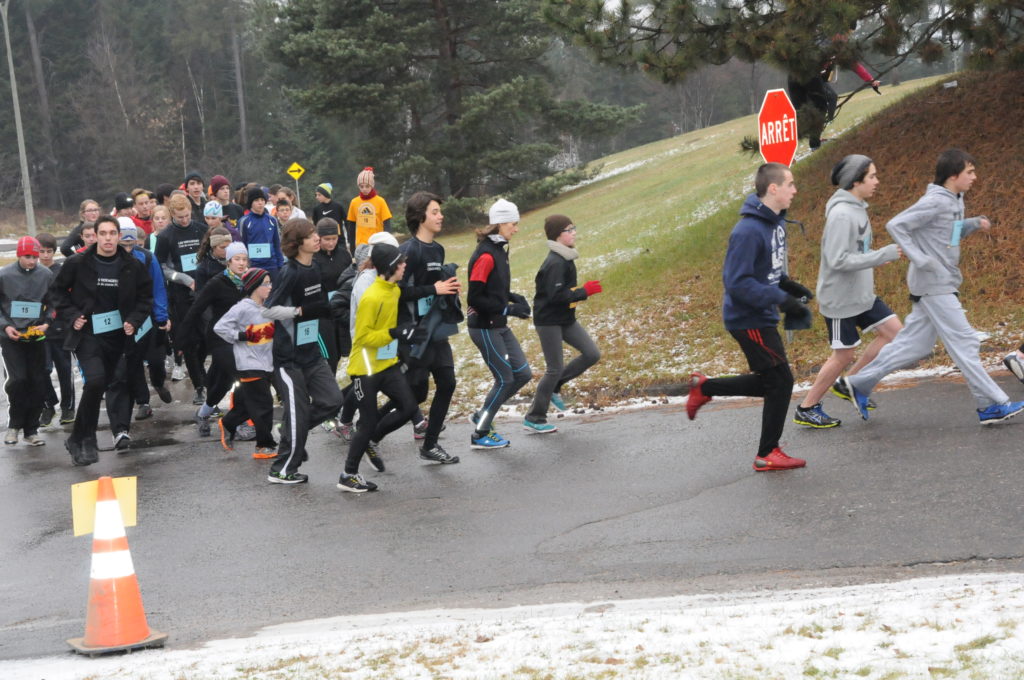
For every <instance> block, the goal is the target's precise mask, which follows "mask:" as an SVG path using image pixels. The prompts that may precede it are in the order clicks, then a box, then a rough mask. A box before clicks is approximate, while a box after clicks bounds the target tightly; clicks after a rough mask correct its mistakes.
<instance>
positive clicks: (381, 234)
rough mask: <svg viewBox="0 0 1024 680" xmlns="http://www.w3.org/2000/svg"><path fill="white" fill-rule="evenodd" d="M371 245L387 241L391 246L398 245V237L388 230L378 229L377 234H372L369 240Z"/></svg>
mask: <svg viewBox="0 0 1024 680" xmlns="http://www.w3.org/2000/svg"><path fill="white" fill-rule="evenodd" d="M366 242H367V243H369V244H370V245H371V246H375V245H377V244H378V243H387V244H388V245H389V246H394V247H396V248H397V247H398V239H397V238H395V235H394V234H391V233H388V232H386V231H378V232H377V233H376V234H374V235H373V236H371V237H370V238H369V239H368V240H367V241H366Z"/></svg>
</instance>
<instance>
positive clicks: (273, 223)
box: [238, 187, 285, 278]
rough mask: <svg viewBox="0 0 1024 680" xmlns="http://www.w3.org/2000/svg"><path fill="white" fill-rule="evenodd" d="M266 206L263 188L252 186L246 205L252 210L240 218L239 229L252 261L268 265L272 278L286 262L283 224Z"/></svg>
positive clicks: (247, 195)
mask: <svg viewBox="0 0 1024 680" xmlns="http://www.w3.org/2000/svg"><path fill="white" fill-rule="evenodd" d="M266 206H267V197H266V196H265V195H264V193H263V189H261V188H259V187H253V188H252V189H249V191H248V193H246V195H245V207H246V209H247V210H248V211H249V212H247V213H246V214H245V216H244V217H242V219H241V220H239V221H238V233H239V234H241V236H242V243H244V244H245V245H246V247H247V248H248V249H249V263H250V264H251V265H252V266H253V267H259V268H260V269H266V270H267V271H268V272H270V276H271V277H272V278H273V277H275V276H276V275H277V271H278V270H279V269H280V268H281V266H282V265H283V264H284V258H285V256H284V254H283V253H282V251H281V225H280V223H279V222H278V221H277V219H276V218H274V217H272V216H271V215H270V213H269V212H267V210H266Z"/></svg>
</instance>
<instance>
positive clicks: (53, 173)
mask: <svg viewBox="0 0 1024 680" xmlns="http://www.w3.org/2000/svg"><path fill="white" fill-rule="evenodd" d="M21 4H22V5H23V6H24V8H25V23H26V24H27V26H28V45H29V51H30V53H31V55H32V77H33V79H34V80H35V86H36V93H37V94H38V95H39V118H40V124H41V127H42V132H43V153H44V155H45V160H46V172H44V173H43V178H42V179H43V182H42V185H43V203H44V204H45V205H48V206H51V207H55V206H58V205H59V206H60V209H61V210H63V209H64V195H63V194H62V193H61V186H62V184H61V180H60V164H59V163H57V154H56V153H55V152H54V147H53V116H52V115H51V113H50V95H49V93H48V92H47V91H46V76H45V74H44V73H43V58H42V55H41V54H40V52H39V34H38V33H37V32H36V25H35V22H34V21H33V19H32V11H31V8H30V7H29V5H30V3H29V2H28V0H25V1H24V2H22V3H21Z"/></svg>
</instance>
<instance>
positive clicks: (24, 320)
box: [0, 262, 54, 339]
mask: <svg viewBox="0 0 1024 680" xmlns="http://www.w3.org/2000/svg"><path fill="white" fill-rule="evenodd" d="M53 278H54V275H53V272H51V271H50V270H49V269H47V268H46V267H43V266H41V265H39V264H36V266H35V267H33V268H32V269H22V267H21V265H19V264H18V263H17V262H12V263H10V264H9V265H6V266H4V267H3V268H2V269H0V332H2V331H3V329H5V328H7V327H8V326H12V327H13V328H14V330H16V331H18V332H22V331H24V330H26V329H27V328H28V327H29V326H38V325H40V324H43V323H48V322H49V316H50V315H49V311H50V297H49V295H48V291H49V288H50V283H51V282H52V281H53ZM15 302H18V303H28V304H25V305H20V304H19V305H14V303H15ZM12 305H14V306H15V307H16V309H13V310H12ZM37 305H38V307H37ZM26 312H33V313H34V314H33V315H32V316H26ZM3 337H4V338H5V339H6V338H7V336H6V335H4V336H3Z"/></svg>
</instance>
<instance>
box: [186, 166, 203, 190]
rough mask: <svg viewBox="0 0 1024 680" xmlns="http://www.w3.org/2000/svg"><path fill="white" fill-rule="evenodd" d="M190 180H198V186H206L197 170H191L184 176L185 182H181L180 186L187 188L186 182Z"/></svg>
mask: <svg viewBox="0 0 1024 680" xmlns="http://www.w3.org/2000/svg"><path fill="white" fill-rule="evenodd" d="M190 179H196V180H199V183H200V184H202V185H203V186H206V182H204V181H203V176H202V175H200V174H199V171H198V170H193V171H191V172H190V173H188V174H187V175H185V181H184V182H182V184H184V185H185V186H186V187H187V186H188V181H189V180H190Z"/></svg>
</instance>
